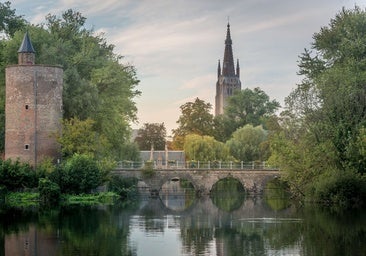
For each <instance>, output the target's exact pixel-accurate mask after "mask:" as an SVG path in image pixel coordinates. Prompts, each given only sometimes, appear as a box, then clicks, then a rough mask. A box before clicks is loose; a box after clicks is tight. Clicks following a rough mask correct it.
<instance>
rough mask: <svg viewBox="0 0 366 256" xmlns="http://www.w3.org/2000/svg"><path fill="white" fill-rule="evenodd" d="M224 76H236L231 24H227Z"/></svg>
mask: <svg viewBox="0 0 366 256" xmlns="http://www.w3.org/2000/svg"><path fill="white" fill-rule="evenodd" d="M222 75H223V76H235V66H234V57H233V48H232V40H231V35H230V24H229V23H228V24H227V32H226V40H225V52H224V61H223V67H222Z"/></svg>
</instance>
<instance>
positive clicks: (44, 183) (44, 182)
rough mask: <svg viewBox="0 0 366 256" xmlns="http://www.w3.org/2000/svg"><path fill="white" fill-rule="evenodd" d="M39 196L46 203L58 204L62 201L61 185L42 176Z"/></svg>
mask: <svg viewBox="0 0 366 256" xmlns="http://www.w3.org/2000/svg"><path fill="white" fill-rule="evenodd" d="M38 184H39V185H38V190H39V198H40V200H41V202H42V203H44V204H51V205H54V204H57V203H59V201H60V197H61V191H60V187H59V185H57V184H56V183H54V182H52V181H50V180H49V179H45V178H41V179H39V183H38Z"/></svg>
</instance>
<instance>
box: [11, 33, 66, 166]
mask: <svg viewBox="0 0 366 256" xmlns="http://www.w3.org/2000/svg"><path fill="white" fill-rule="evenodd" d="M62 87H63V70H62V68H61V67H58V66H46V65H36V64H35V50H34V48H33V45H32V42H31V40H30V38H29V35H28V32H26V33H25V35H24V38H23V42H22V44H21V45H20V47H19V50H18V65H11V66H8V67H7V68H6V69H5V158H6V159H7V158H10V159H13V160H16V159H19V160H20V161H22V162H27V163H29V164H31V165H32V166H34V167H36V166H37V164H38V163H40V162H41V161H42V160H43V159H44V158H45V157H49V158H52V159H54V160H56V159H59V158H60V153H61V151H60V149H61V148H60V145H59V144H58V143H57V141H56V135H57V134H60V132H61V119H62Z"/></svg>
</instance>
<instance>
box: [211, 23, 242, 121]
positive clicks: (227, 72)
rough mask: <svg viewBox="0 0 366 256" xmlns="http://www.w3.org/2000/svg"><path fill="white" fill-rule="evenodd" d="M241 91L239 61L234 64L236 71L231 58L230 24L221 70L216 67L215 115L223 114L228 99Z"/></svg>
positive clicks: (228, 25) (219, 66) (219, 67)
mask: <svg viewBox="0 0 366 256" xmlns="http://www.w3.org/2000/svg"><path fill="white" fill-rule="evenodd" d="M237 90H241V81H240V67H239V60H237V62H236V70H235V64H234V57H233V49H232V40H231V35H230V24H229V23H228V24H227V31H226V40H225V52H224V60H223V62H222V69H221V65H220V60H219V64H218V67H217V82H216V96H215V115H216V116H218V115H221V114H223V113H224V108H225V107H226V105H227V100H228V97H231V96H232V95H233V94H234V92H235V91H237Z"/></svg>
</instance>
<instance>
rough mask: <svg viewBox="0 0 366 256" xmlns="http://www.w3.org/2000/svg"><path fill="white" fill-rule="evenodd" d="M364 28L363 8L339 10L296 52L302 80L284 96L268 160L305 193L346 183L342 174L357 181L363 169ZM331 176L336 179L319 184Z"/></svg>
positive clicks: (365, 162) (365, 161)
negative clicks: (278, 123)
mask: <svg viewBox="0 0 366 256" xmlns="http://www.w3.org/2000/svg"><path fill="white" fill-rule="evenodd" d="M365 26H366V12H365V11H364V10H361V9H360V8H359V7H357V6H356V7H355V8H354V9H351V10H346V9H342V11H340V12H339V13H338V14H337V15H336V16H335V18H334V19H332V20H331V21H330V23H329V26H326V27H323V28H321V30H320V32H318V33H315V34H314V36H313V38H314V42H313V43H312V48H311V50H307V49H306V50H305V52H304V53H303V54H302V55H301V56H300V61H299V68H300V70H299V74H300V75H302V76H303V77H304V79H303V81H302V83H301V84H299V85H298V86H297V88H296V89H295V90H294V91H293V92H292V93H291V94H290V95H289V97H287V98H286V111H285V112H284V113H283V114H282V118H283V120H282V123H281V128H282V131H281V132H280V133H278V134H277V135H275V136H273V140H272V142H271V147H272V150H273V151H272V152H273V155H272V157H271V158H272V159H276V162H277V164H278V165H279V166H280V168H281V170H283V171H284V177H287V178H288V180H289V182H290V183H289V184H290V185H291V186H292V187H297V188H300V187H304V189H301V190H302V192H303V193H304V194H309V195H311V194H312V193H313V192H314V191H323V190H322V189H321V188H320V186H328V185H329V184H331V185H332V186H338V188H337V189H339V184H343V185H345V183H346V182H344V183H342V180H346V181H348V180H350V178H349V176H345V175H346V173H347V175H351V176H352V175H354V176H353V178H355V179H357V177H358V176H357V173H361V174H363V173H364V172H365V166H366V159H365V157H364V151H363V148H364V140H363V138H364V129H365V125H366V100H365V99H366V87H365V84H366V31H365V29H364V28H365ZM286 154H287V155H286ZM342 173H344V174H342ZM329 176H332V177H337V178H336V179H338V178H339V181H340V182H336V181H334V180H333V182H332V183H325V182H321V181H322V180H326V179H328V178H327V177H329ZM345 177H346V178H345ZM314 186H316V187H314ZM339 190H340V189H339ZM327 191H332V189H329V188H328V189H327ZM340 191H341V190H340ZM354 196H355V197H358V198H360V196H361V195H360V194H358V195H357V194H355V195H354ZM331 201H332V200H331ZM361 201H362V200H361Z"/></svg>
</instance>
